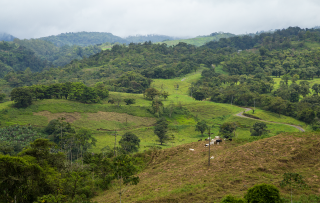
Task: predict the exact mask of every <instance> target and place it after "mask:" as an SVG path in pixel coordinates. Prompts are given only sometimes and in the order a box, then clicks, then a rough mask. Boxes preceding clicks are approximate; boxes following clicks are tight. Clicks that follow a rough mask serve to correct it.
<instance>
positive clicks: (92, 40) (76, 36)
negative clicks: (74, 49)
mask: <svg viewBox="0 0 320 203" xmlns="http://www.w3.org/2000/svg"><path fill="white" fill-rule="evenodd" d="M39 39H40V40H44V41H48V42H52V43H53V44H54V45H56V46H58V47H63V46H65V45H68V46H73V45H78V46H89V45H96V44H103V43H105V42H109V43H112V44H113V43H116V42H119V43H121V44H122V43H128V41H127V40H125V39H123V38H121V37H118V36H115V35H113V34H111V33H107V32H68V33H61V34H59V35H52V36H48V37H41V38H39Z"/></svg>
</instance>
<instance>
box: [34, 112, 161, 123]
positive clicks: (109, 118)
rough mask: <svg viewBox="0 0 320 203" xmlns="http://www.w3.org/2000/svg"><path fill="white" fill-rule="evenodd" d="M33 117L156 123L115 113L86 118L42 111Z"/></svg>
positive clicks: (76, 114) (91, 115) (88, 115)
mask: <svg viewBox="0 0 320 203" xmlns="http://www.w3.org/2000/svg"><path fill="white" fill-rule="evenodd" d="M33 115H38V116H45V117H47V118H48V121H51V120H53V119H58V118H60V117H64V118H66V121H67V122H70V123H72V122H74V121H76V120H80V119H82V120H92V121H101V120H106V121H117V122H120V123H125V122H128V123H135V124H136V125H138V126H152V125H153V124H154V123H155V122H156V119H155V118H147V117H138V116H132V115H129V114H126V113H115V112H102V111H99V112H97V113H85V116H82V115H81V114H80V113H78V112H74V113H51V112H49V111H41V112H37V113H33Z"/></svg>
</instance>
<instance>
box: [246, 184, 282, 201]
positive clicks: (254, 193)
mask: <svg viewBox="0 0 320 203" xmlns="http://www.w3.org/2000/svg"><path fill="white" fill-rule="evenodd" d="M244 198H245V200H246V201H247V202H248V203H253V202H275V203H277V202H279V203H280V202H282V201H281V198H280V192H279V189H278V188H276V187H275V186H273V185H267V184H260V185H255V186H253V187H252V188H249V189H248V191H247V193H246V194H245V196H244Z"/></svg>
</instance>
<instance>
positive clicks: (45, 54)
mask: <svg viewBox="0 0 320 203" xmlns="http://www.w3.org/2000/svg"><path fill="white" fill-rule="evenodd" d="M14 43H16V44H18V45H20V46H24V47H27V48H28V49H31V50H32V51H34V52H35V54H36V55H37V56H38V57H40V58H41V59H43V60H47V61H49V62H51V63H52V65H53V66H64V65H66V64H68V63H70V62H71V61H72V60H74V59H77V60H81V59H82V58H84V57H89V56H91V55H94V54H96V53H99V52H100V51H101V49H100V48H99V47H98V46H97V45H88V46H86V47H81V46H76V45H64V46H60V47H58V46H56V45H54V44H53V43H52V42H49V41H45V40H40V39H30V40H26V39H25V40H19V39H17V38H16V39H14Z"/></svg>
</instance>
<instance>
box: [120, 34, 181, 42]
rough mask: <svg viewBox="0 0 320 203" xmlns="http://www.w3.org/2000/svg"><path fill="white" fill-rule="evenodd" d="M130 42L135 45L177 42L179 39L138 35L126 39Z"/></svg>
mask: <svg viewBox="0 0 320 203" xmlns="http://www.w3.org/2000/svg"><path fill="white" fill-rule="evenodd" d="M125 39H126V40H127V41H128V42H133V43H144V42H149V41H151V42H153V43H154V42H162V41H164V40H166V41H168V40H176V39H179V38H177V37H170V36H167V35H136V36H128V37H126V38H125Z"/></svg>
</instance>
